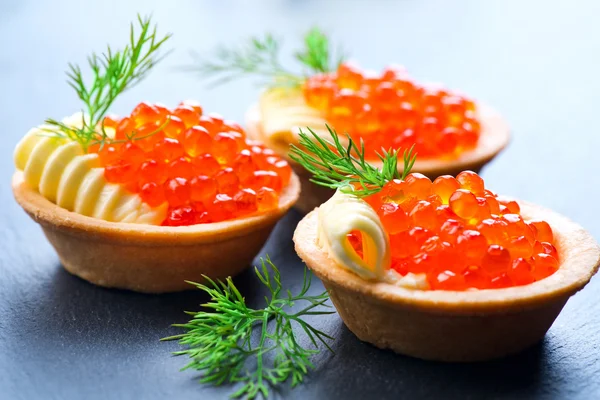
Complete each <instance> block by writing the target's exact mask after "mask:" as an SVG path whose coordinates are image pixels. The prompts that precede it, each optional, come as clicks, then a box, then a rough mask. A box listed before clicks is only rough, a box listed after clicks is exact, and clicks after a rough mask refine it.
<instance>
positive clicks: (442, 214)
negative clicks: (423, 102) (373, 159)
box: [348, 171, 559, 290]
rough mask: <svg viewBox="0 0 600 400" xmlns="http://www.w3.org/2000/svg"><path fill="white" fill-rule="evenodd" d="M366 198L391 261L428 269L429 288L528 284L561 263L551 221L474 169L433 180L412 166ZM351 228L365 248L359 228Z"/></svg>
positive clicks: (401, 269)
mask: <svg viewBox="0 0 600 400" xmlns="http://www.w3.org/2000/svg"><path fill="white" fill-rule="evenodd" d="M365 200H366V201H367V202H368V203H369V204H370V205H371V206H372V207H373V208H374V209H375V210H376V211H377V214H378V215H379V218H380V219H381V222H382V224H383V226H384V228H385V230H386V232H387V233H388V234H389V238H390V247H391V257H392V264H391V268H393V269H394V270H396V272H398V273H400V274H401V275H406V274H407V273H409V272H412V273H415V274H421V273H424V274H426V275H427V282H428V283H429V288H430V289H433V290H467V289H492V288H504V287H510V286H520V285H527V284H529V283H532V282H535V281H538V280H540V279H544V278H546V277H547V276H549V275H551V274H553V273H554V272H556V270H557V269H558V267H559V259H558V252H557V249H556V247H555V244H554V236H553V233H552V228H551V227H550V225H548V223H547V222H545V221H540V220H528V221H526V220H524V219H523V217H522V216H521V215H520V209H519V205H518V203H517V202H515V201H513V200H510V199H505V198H502V197H499V196H497V195H496V194H494V193H493V192H491V191H489V190H487V189H486V188H485V186H484V182H483V180H482V179H481V177H479V176H478V175H477V174H476V173H474V172H471V171H465V172H461V173H460V174H459V175H458V176H457V177H456V178H454V177H452V176H449V175H443V176H440V177H438V178H437V179H436V180H435V181H433V182H431V181H430V180H429V178H427V177H425V176H424V175H421V174H418V173H413V174H410V175H409V176H408V177H407V178H406V180H404V181H401V180H393V181H390V182H388V183H387V184H386V186H385V187H384V188H383V189H382V190H381V191H380V192H379V193H376V194H374V195H371V196H369V197H367V198H365ZM348 236H349V241H350V243H351V244H352V246H353V247H354V249H355V250H356V251H357V253H358V254H359V255H362V254H363V253H362V244H361V236H360V233H358V232H352V233H350V234H349V235H348Z"/></svg>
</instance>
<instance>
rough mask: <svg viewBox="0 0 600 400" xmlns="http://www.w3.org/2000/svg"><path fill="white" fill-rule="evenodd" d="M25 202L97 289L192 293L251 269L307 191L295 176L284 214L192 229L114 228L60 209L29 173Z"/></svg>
mask: <svg viewBox="0 0 600 400" xmlns="http://www.w3.org/2000/svg"><path fill="white" fill-rule="evenodd" d="M12 188H13V193H14V195H15V199H16V200H17V202H18V203H19V204H20V205H21V206H22V207H23V209H24V210H25V211H26V212H27V214H29V216H30V217H31V218H32V219H33V220H34V221H36V222H37V223H39V224H40V226H41V227H42V229H43V231H44V234H45V235H46V237H47V238H48V240H49V241H50V243H51V244H52V246H54V248H55V249H56V252H57V253H58V256H59V258H60V261H61V263H62V265H63V266H64V267H65V269H67V271H69V272H70V273H72V274H74V275H77V276H79V277H81V278H83V279H85V280H87V281H89V282H92V283H94V284H96V285H100V286H105V287H111V288H119V289H129V290H134V291H138V292H148V293H163V292H174V291H180V290H186V289H191V286H190V285H189V284H187V283H186V282H185V281H186V280H188V281H195V282H201V281H202V280H203V275H207V276H209V277H211V278H214V279H224V278H226V277H228V276H235V275H237V274H238V273H240V272H241V271H242V270H243V269H245V268H247V267H248V266H249V265H250V263H251V262H252V259H253V258H254V257H255V256H256V254H257V253H258V252H259V251H260V249H261V248H262V246H263V245H264V243H265V242H266V240H267V238H268V237H269V234H270V233H271V230H272V229H273V227H274V226H275V224H276V223H277V221H278V220H279V219H280V218H281V216H282V215H283V214H285V213H286V212H287V211H288V210H289V208H290V207H292V205H293V204H294V202H295V201H296V199H297V198H298V195H299V193H300V184H299V181H298V178H297V177H296V176H295V175H292V177H291V179H290V182H289V184H288V186H287V187H286V188H285V189H284V190H283V192H282V193H281V196H280V198H279V206H278V208H277V209H275V210H272V211H270V212H266V213H264V214H260V215H257V216H251V217H247V218H241V219H236V220H230V221H223V222H216V223H210V224H200V225H191V226H179V227H171V226H152V225H142V224H130V223H118V222H108V221H103V220H100V219H97V218H90V217H86V216H84V215H80V214H77V213H74V212H71V211H68V210H66V209H64V208H61V207H59V206H57V205H56V204H54V203H52V202H50V201H49V200H47V199H46V198H45V197H43V196H42V195H41V194H40V193H39V192H37V191H34V190H32V189H31V188H29V187H28V186H27V185H26V184H25V183H24V181H23V176H22V173H21V172H17V173H15V175H14V176H13V181H12Z"/></svg>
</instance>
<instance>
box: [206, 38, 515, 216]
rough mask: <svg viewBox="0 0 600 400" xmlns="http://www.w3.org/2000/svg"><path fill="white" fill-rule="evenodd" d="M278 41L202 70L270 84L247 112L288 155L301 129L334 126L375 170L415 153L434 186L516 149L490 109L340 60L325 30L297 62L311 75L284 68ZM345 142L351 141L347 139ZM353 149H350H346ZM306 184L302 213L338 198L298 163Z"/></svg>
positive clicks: (250, 124) (261, 134) (229, 53)
mask: <svg viewBox="0 0 600 400" xmlns="http://www.w3.org/2000/svg"><path fill="white" fill-rule="evenodd" d="M279 47H280V46H279V44H278V42H277V41H276V40H275V39H273V38H272V37H271V36H267V37H266V38H265V39H263V40H259V39H254V40H253V41H252V45H251V46H250V47H249V48H247V49H240V50H227V49H222V50H221V51H220V52H219V53H217V56H218V59H217V60H215V61H211V62H203V63H201V64H200V69H199V70H200V72H202V73H203V74H204V76H211V74H220V75H221V76H223V79H225V80H228V79H232V78H235V77H237V76H239V75H242V74H255V75H263V76H266V77H267V79H269V81H268V82H267V87H266V88H265V90H264V91H263V92H262V94H261V96H260V99H259V100H258V102H257V104H256V105H254V106H252V107H251V108H250V110H249V111H248V113H247V121H246V122H247V130H248V135H250V136H251V137H253V138H257V139H260V140H263V141H264V142H265V143H267V144H268V145H269V146H271V147H272V148H273V149H275V150H276V151H277V152H278V153H279V154H281V155H282V156H286V155H287V153H288V150H289V146H290V144H298V141H299V135H298V133H299V128H301V127H302V128H304V127H309V128H311V129H312V130H313V131H314V132H315V133H317V134H318V135H319V136H321V137H329V133H328V132H327V130H326V129H325V126H326V125H329V126H331V127H333V128H334V129H335V131H336V132H340V133H348V134H349V136H350V137H351V138H352V139H353V140H354V141H355V142H357V143H358V142H363V143H364V146H365V152H364V156H365V157H366V158H367V159H368V160H369V161H370V162H372V163H373V164H374V165H379V163H380V160H379V158H378V157H377V154H378V153H381V151H382V149H385V150H390V149H398V148H410V147H412V146H414V148H415V151H416V152H417V153H418V154H419V160H418V161H417V162H416V163H415V165H414V171H415V172H420V173H423V174H425V175H426V176H428V177H430V178H431V179H433V178H436V177H437V176H440V175H447V174H450V175H456V174H457V173H459V172H460V171H462V170H465V169H469V170H473V171H479V170H480V169H481V167H482V166H483V165H484V164H486V163H487V162H488V161H490V160H491V159H492V158H494V157H495V156H496V155H497V154H498V153H499V152H500V151H501V150H502V149H503V148H504V147H505V146H506V145H507V143H508V140H509V129H508V126H507V125H506V123H505V122H504V121H503V120H502V118H501V117H500V115H499V114H498V113H497V112H495V111H494V110H493V109H491V108H490V107H488V106H486V105H485V104H482V103H478V102H475V101H474V100H472V99H470V98H469V97H466V96H465V95H463V94H460V93H458V92H456V91H453V90H450V89H446V88H444V87H441V86H439V85H431V84H424V83H421V82H418V81H416V80H415V79H413V78H411V77H410V75H409V74H408V72H407V71H406V70H405V69H404V68H403V67H400V66H396V65H390V66H387V67H385V68H384V69H383V70H382V71H381V72H375V71H369V70H365V69H361V68H360V67H358V66H357V65H356V64H354V63H351V62H348V61H346V60H344V57H337V58H336V59H335V61H334V57H333V54H332V49H331V47H332V46H330V45H329V42H328V39H327V37H326V36H325V35H324V34H323V33H322V32H320V31H319V30H317V29H313V30H311V31H310V32H309V33H308V34H307V35H306V37H305V49H303V50H302V51H301V52H298V53H296V54H295V55H296V59H297V60H298V61H299V62H300V63H301V64H302V66H303V67H304V68H305V69H306V70H308V72H307V73H305V74H295V73H293V72H290V71H288V70H286V69H284V68H283V67H281V65H280V64H279V61H278V50H279ZM340 140H342V141H345V136H344V135H342V136H340ZM346 144H347V142H346ZM292 166H293V167H294V169H295V170H296V173H297V174H298V175H299V176H300V179H301V182H302V188H303V189H302V196H301V198H300V200H299V202H298V203H297V207H299V208H301V209H303V210H304V211H309V210H312V209H313V208H314V207H315V206H317V205H319V204H320V203H322V202H323V201H324V200H326V199H327V198H328V197H330V196H331V194H332V193H333V192H332V191H331V190H327V189H324V188H318V187H316V186H315V185H312V184H311V183H310V182H309V180H310V175H307V174H306V172H304V171H302V167H301V166H299V165H296V164H295V163H292Z"/></svg>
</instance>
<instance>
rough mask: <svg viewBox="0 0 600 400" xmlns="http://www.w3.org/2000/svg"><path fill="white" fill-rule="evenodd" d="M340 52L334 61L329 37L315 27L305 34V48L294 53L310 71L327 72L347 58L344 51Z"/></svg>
mask: <svg viewBox="0 0 600 400" xmlns="http://www.w3.org/2000/svg"><path fill="white" fill-rule="evenodd" d="M338 53H339V54H338V55H337V59H336V60H335V62H334V57H333V52H332V49H331V44H330V43H329V38H328V37H327V35H325V34H324V33H323V32H322V31H321V30H320V29H319V28H316V27H314V28H312V29H311V30H310V31H308V32H307V33H306V35H304V49H302V50H301V51H297V52H296V53H295V54H294V55H295V57H296V59H297V60H298V61H300V62H301V63H302V64H303V65H304V66H306V67H308V69H309V71H310V72H312V73H326V72H331V71H333V70H334V69H336V68H337V67H338V66H339V65H340V64H341V63H342V62H343V61H344V59H345V58H346V55H345V54H344V53H343V52H342V51H338Z"/></svg>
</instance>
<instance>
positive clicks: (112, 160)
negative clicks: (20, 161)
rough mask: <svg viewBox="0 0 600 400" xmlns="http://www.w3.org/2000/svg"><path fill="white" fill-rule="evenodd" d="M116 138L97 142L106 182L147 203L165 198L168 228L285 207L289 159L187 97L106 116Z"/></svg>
mask: <svg viewBox="0 0 600 400" xmlns="http://www.w3.org/2000/svg"><path fill="white" fill-rule="evenodd" d="M103 124H104V127H105V129H107V128H112V129H114V130H115V137H114V139H113V140H112V141H111V142H110V143H105V144H104V145H102V146H100V145H94V146H91V147H90V151H92V152H97V153H98V155H99V159H100V163H101V165H102V166H103V167H104V168H105V172H104V175H105V177H106V180H107V181H109V182H112V183H117V184H120V185H123V186H124V187H125V188H126V189H127V190H129V191H130V192H132V193H137V194H139V195H140V196H141V198H142V200H143V201H144V202H146V203H147V204H148V205H150V206H152V207H155V206H159V205H161V204H163V203H165V202H167V203H168V205H169V210H168V213H167V217H166V219H165V220H164V221H163V223H162V224H163V225H167V226H179V225H193V224H201V223H209V222H219V221H225V220H229V219H233V218H239V217H244V216H248V215H251V214H256V213H261V212H266V211H269V210H272V209H275V208H277V207H278V204H279V195H280V194H281V191H282V189H283V188H284V187H285V186H286V185H287V184H288V181H289V179H290V175H291V169H290V167H289V165H288V163H287V162H286V161H285V160H283V159H281V158H280V157H278V156H277V155H276V154H275V153H274V152H273V151H272V150H270V149H267V148H265V147H264V146H263V145H262V144H260V143H258V142H255V141H251V140H248V139H246V136H245V133H244V131H243V129H242V128H241V127H240V126H239V125H238V124H236V123H235V122H232V121H227V120H224V119H223V118H222V117H221V116H219V115H217V114H209V115H204V114H203V112H202V108H201V107H200V106H199V105H198V104H196V103H192V102H184V103H181V104H180V105H179V106H177V107H176V108H175V109H173V110H170V109H168V108H166V107H164V106H162V105H159V104H154V105H152V104H147V103H140V104H139V105H138V106H137V107H136V108H135V109H134V110H133V112H132V113H131V115H129V116H127V117H124V118H121V119H116V118H112V117H106V118H105V119H104V121H103Z"/></svg>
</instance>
